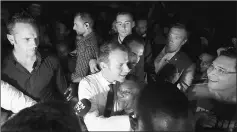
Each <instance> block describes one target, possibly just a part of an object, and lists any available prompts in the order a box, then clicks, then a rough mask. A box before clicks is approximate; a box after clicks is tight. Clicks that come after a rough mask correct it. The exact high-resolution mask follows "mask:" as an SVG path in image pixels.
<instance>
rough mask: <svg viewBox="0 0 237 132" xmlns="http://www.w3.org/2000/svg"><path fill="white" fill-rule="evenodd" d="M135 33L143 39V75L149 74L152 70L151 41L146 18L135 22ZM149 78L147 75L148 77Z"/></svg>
mask: <svg viewBox="0 0 237 132" xmlns="http://www.w3.org/2000/svg"><path fill="white" fill-rule="evenodd" d="M135 29H136V33H137V34H138V35H139V36H141V37H142V38H143V39H144V55H143V56H142V57H143V59H144V63H143V64H142V65H144V68H143V69H144V72H145V74H146V75H147V74H150V73H149V72H150V69H151V68H152V66H153V65H152V60H153V54H152V45H151V43H152V39H151V33H150V32H148V30H147V29H148V20H147V19H146V18H139V19H137V20H136V27H135ZM148 76H149V75H148Z"/></svg>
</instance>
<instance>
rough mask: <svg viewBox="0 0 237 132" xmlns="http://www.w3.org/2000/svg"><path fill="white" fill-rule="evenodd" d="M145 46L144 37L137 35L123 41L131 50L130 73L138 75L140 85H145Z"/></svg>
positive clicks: (129, 36)
mask: <svg viewBox="0 0 237 132" xmlns="http://www.w3.org/2000/svg"><path fill="white" fill-rule="evenodd" d="M144 44H145V41H144V40H143V39H142V37H140V36H138V35H135V34H131V35H128V36H127V37H126V38H125V39H124V41H123V45H125V46H127V47H128V49H129V66H130V67H129V68H130V69H131V72H130V73H131V74H134V75H136V76H137V77H138V81H139V82H140V83H145V73H144V56H143V53H144Z"/></svg>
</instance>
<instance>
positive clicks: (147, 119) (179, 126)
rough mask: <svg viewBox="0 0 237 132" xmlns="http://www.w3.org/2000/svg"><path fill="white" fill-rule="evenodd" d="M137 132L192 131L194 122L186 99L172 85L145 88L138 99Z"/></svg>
mask: <svg viewBox="0 0 237 132" xmlns="http://www.w3.org/2000/svg"><path fill="white" fill-rule="evenodd" d="M137 102H139V103H137V105H136V110H135V113H136V116H137V118H138V127H137V130H138V131H169V132H170V131H193V129H194V122H193V120H192V118H193V117H192V112H191V109H190V106H189V102H188V99H187V97H186V96H185V95H184V94H183V93H182V92H181V91H180V90H179V89H178V88H177V87H176V86H175V85H173V84H171V83H168V82H166V83H160V84H157V85H156V84H153V85H148V86H147V87H145V88H144V89H143V90H142V91H141V93H140V97H139V98H138V101H137Z"/></svg>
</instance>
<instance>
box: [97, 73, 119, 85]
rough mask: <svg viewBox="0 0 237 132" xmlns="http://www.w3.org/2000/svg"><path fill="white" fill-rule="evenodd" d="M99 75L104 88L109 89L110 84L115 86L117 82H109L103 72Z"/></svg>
mask: <svg viewBox="0 0 237 132" xmlns="http://www.w3.org/2000/svg"><path fill="white" fill-rule="evenodd" d="M98 75H99V79H100V80H101V84H102V85H103V86H104V87H107V86H109V85H110V84H115V83H116V81H114V82H113V83H111V82H109V81H108V80H107V79H105V77H104V76H103V75H102V72H101V71H100V72H99V73H98Z"/></svg>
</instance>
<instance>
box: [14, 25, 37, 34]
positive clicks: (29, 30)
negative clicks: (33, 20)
mask: <svg viewBox="0 0 237 132" xmlns="http://www.w3.org/2000/svg"><path fill="white" fill-rule="evenodd" d="M14 33H15V34H20V35H26V34H27V35H36V34H37V29H36V28H35V27H34V26H32V25H31V24H28V23H16V24H15V26H14Z"/></svg>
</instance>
